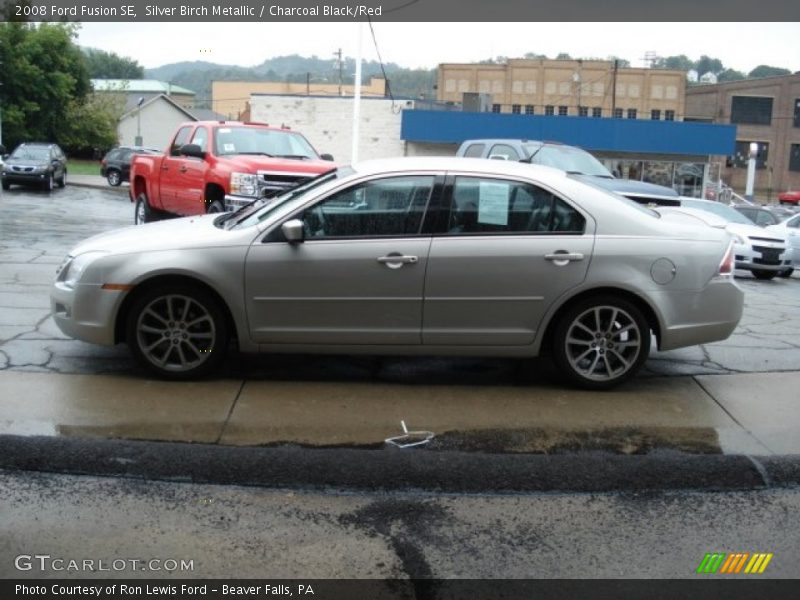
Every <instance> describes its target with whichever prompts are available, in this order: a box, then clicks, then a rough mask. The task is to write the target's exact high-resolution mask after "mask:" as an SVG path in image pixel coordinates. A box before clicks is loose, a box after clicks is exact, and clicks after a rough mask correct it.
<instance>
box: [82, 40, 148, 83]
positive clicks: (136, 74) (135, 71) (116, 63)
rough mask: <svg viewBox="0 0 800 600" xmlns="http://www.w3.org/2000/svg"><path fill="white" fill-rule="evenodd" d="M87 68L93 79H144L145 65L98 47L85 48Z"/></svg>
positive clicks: (84, 54)
mask: <svg viewBox="0 0 800 600" xmlns="http://www.w3.org/2000/svg"><path fill="white" fill-rule="evenodd" d="M83 56H84V58H85V59H86V69H87V70H88V72H89V77H91V78H92V79H142V78H143V77H144V67H142V66H141V65H140V64H139V63H138V62H136V61H135V60H133V59H131V58H128V57H123V56H119V55H118V54H116V53H115V52H106V51H105V50H99V49H97V48H83Z"/></svg>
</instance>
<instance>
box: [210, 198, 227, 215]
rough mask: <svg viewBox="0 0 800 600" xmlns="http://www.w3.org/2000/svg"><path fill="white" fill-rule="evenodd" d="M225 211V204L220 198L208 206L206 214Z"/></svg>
mask: <svg viewBox="0 0 800 600" xmlns="http://www.w3.org/2000/svg"><path fill="white" fill-rule="evenodd" d="M221 212H225V206H224V205H223V204H222V202H220V201H219V200H214V201H213V202H211V203H210V204H209V205H208V206H207V207H206V214H209V215H210V214H212V213H221Z"/></svg>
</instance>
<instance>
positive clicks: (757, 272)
mask: <svg viewBox="0 0 800 600" xmlns="http://www.w3.org/2000/svg"><path fill="white" fill-rule="evenodd" d="M750 272H751V273H752V274H753V277H755V278H756V279H760V280H762V281H769V280H770V279H774V278H775V276H776V275H777V274H778V272H777V271H764V270H762V269H753V270H752V271H750Z"/></svg>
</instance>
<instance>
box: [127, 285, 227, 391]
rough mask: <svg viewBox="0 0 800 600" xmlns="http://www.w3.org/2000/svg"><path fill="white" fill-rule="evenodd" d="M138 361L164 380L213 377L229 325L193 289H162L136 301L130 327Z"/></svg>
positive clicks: (212, 301) (207, 297) (205, 295)
mask: <svg viewBox="0 0 800 600" xmlns="http://www.w3.org/2000/svg"><path fill="white" fill-rule="evenodd" d="M127 336H128V337H127V340H128V345H129V346H130V348H131V351H132V353H133V355H134V357H135V358H136V359H137V361H138V362H139V363H140V364H141V365H142V366H143V367H145V368H146V369H147V370H148V371H150V372H151V373H153V374H154V375H156V376H158V377H161V378H164V379H179V380H183V379H194V378H198V377H203V376H205V375H208V374H209V373H211V372H212V371H214V370H215V369H216V368H217V367H218V366H219V364H220V363H221V362H222V360H224V358H225V354H226V352H227V349H228V339H229V337H228V336H229V332H228V325H227V321H226V319H225V313H224V311H223V309H222V307H221V306H220V304H219V301H218V300H217V299H216V298H215V297H214V296H213V295H212V294H211V293H210V292H208V291H206V290H204V289H202V288H200V287H194V286H192V285H184V284H180V285H179V284H176V285H167V286H158V287H156V288H153V289H150V290H148V291H146V292H144V293H143V294H142V295H141V296H140V297H138V298H137V299H136V300H135V301H134V304H133V306H132V307H131V310H130V312H129V313H128V322H127Z"/></svg>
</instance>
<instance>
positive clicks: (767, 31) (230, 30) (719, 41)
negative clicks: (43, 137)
mask: <svg viewBox="0 0 800 600" xmlns="http://www.w3.org/2000/svg"><path fill="white" fill-rule="evenodd" d="M358 28H359V24H357V23H306V24H301V23H279V24H275V23H233V24H228V23H84V24H83V25H82V28H81V31H80V37H79V43H80V44H81V45H82V46H91V47H94V48H100V49H102V50H107V51H110V52H116V53H117V54H119V55H122V56H128V57H130V58H133V59H135V60H137V61H139V63H140V64H141V65H143V66H145V67H157V66H160V65H163V64H167V63H173V62H179V61H185V60H208V61H211V62H215V63H221V64H233V65H239V66H245V67H248V66H253V65H256V64H259V63H261V62H263V61H264V60H265V59H266V58H271V57H274V56H281V55H286V54H300V55H301V56H311V55H314V54H316V55H317V56H319V57H321V58H324V57H330V58H331V60H333V52H335V51H336V50H337V48H342V50H343V52H344V54H345V55H346V56H355V55H356V50H357V39H358V35H357V32H358ZM374 29H375V35H376V37H377V40H378V48H379V49H380V52H381V56H382V57H383V60H384V62H394V63H397V64H399V65H401V66H404V67H426V68H431V67H435V66H436V65H437V64H438V63H442V62H473V61H477V60H481V59H485V58H489V57H494V56H499V55H502V56H509V57H519V56H522V55H523V54H525V53H526V52H536V53H538V54H547V55H548V56H550V57H554V56H555V55H556V54H558V53H559V52H567V53H569V54H570V55H572V56H573V57H576V58H606V57H608V56H610V55H615V56H619V57H621V58H625V59H628V60H629V61H631V65H632V66H634V67H639V66H644V63H643V61H642V59H643V57H644V56H645V53H646V52H648V51H653V52H656V53H657V54H658V55H659V56H671V55H676V54H686V55H687V56H688V57H689V58H691V59H697V58H699V57H700V56H701V55H703V54H706V55H708V56H711V57H714V58H719V59H721V60H722V62H723V64H724V65H725V66H726V67H728V68H734V69H738V70H740V71H744V72H745V73H746V72H748V71H750V70H752V69H753V68H754V67H756V66H758V65H760V64H768V65H772V66H777V67H784V68H787V69H791V70H792V71H800V43H798V40H800V24H798V23H488V24H487V23H444V24H442V23H385V22H376V23H374ZM363 44H364V45H363V48H364V50H363V56H364V58H365V59H368V60H374V59H376V58H377V55H376V53H375V48H374V45H373V42H372V38H371V36H370V34H369V30H368V28H367V26H366V24H364V38H363Z"/></svg>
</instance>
